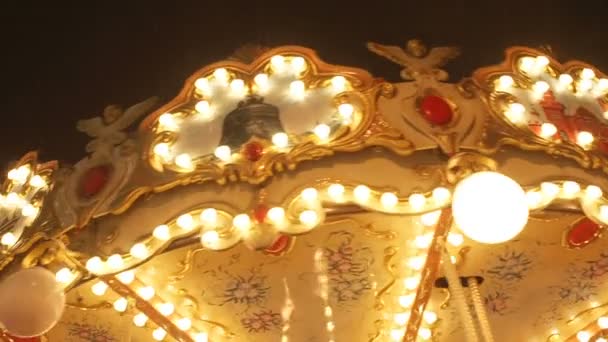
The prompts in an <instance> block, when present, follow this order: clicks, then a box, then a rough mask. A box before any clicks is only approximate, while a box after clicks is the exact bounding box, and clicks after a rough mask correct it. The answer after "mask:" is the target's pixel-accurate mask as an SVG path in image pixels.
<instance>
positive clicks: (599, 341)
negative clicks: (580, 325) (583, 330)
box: [595, 337, 608, 342]
mask: <svg viewBox="0 0 608 342" xmlns="http://www.w3.org/2000/svg"><path fill="white" fill-rule="evenodd" d="M595 342H608V340H607V339H605V338H603V337H600V338H597V339H595Z"/></svg>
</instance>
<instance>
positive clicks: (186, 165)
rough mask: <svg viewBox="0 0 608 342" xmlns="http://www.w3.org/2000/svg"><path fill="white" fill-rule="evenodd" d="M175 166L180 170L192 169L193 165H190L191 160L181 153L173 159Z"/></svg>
mask: <svg viewBox="0 0 608 342" xmlns="http://www.w3.org/2000/svg"><path fill="white" fill-rule="evenodd" d="M175 164H176V165H177V166H179V167H181V168H182V169H188V170H190V169H193V168H194V165H192V158H190V155H189V154H188V153H182V154H180V155H178V156H177V157H175Z"/></svg>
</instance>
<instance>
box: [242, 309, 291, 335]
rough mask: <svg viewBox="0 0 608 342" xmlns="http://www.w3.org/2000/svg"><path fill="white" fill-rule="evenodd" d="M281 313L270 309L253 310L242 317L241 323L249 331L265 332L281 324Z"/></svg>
mask: <svg viewBox="0 0 608 342" xmlns="http://www.w3.org/2000/svg"><path fill="white" fill-rule="evenodd" d="M281 322H282V319H281V315H280V314H278V313H276V312H273V311H272V310H262V311H259V312H255V313H253V314H251V315H249V316H247V317H245V318H243V319H241V324H242V325H243V327H245V329H247V331H248V332H250V333H260V332H266V331H269V330H272V329H275V328H278V327H279V326H281Z"/></svg>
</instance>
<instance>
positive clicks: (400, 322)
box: [393, 312, 410, 326]
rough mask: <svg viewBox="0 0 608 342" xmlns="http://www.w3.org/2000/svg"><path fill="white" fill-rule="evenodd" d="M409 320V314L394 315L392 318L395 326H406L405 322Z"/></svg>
mask: <svg viewBox="0 0 608 342" xmlns="http://www.w3.org/2000/svg"><path fill="white" fill-rule="evenodd" d="M409 319H410V313H409V312H401V313H398V314H395V317H394V318H393V320H394V321H395V323H396V324H397V325H401V326H403V325H406V324H407V321H408V320H409Z"/></svg>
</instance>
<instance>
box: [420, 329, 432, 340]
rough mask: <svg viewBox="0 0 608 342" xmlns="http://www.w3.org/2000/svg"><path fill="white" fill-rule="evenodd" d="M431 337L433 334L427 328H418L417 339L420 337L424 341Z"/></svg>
mask: <svg viewBox="0 0 608 342" xmlns="http://www.w3.org/2000/svg"><path fill="white" fill-rule="evenodd" d="M431 336H433V333H432V332H431V329H429V328H420V329H419V330H418V337H420V338H421V339H422V340H424V341H426V340H428V339H430V338H431Z"/></svg>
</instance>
